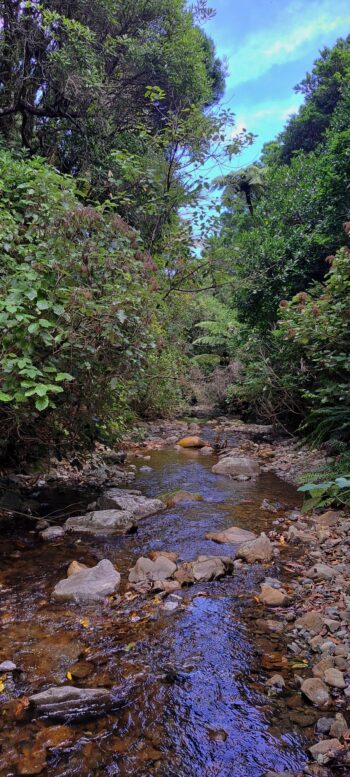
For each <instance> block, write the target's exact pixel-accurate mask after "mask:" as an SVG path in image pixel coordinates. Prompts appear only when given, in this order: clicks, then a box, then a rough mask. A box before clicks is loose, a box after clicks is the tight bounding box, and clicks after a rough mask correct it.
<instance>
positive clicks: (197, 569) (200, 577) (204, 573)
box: [192, 556, 225, 583]
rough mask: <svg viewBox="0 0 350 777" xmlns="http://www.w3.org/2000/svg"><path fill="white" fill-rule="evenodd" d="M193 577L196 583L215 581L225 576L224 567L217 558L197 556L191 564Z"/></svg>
mask: <svg viewBox="0 0 350 777" xmlns="http://www.w3.org/2000/svg"><path fill="white" fill-rule="evenodd" d="M192 571H193V577H194V579H195V581H197V582H203V583H204V582H209V580H217V579H218V578H219V577H223V576H224V575H225V566H224V564H223V562H222V560H221V559H220V558H219V557H218V556H199V557H198V559H197V560H196V561H194V562H193V563H192Z"/></svg>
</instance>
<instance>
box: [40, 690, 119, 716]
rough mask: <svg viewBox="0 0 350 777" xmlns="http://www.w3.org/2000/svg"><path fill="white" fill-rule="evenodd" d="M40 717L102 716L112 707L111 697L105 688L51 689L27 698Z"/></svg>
mask: <svg viewBox="0 0 350 777" xmlns="http://www.w3.org/2000/svg"><path fill="white" fill-rule="evenodd" d="M29 701H30V704H31V705H32V707H34V709H35V712H36V713H38V715H39V716H40V717H47V718H58V719H67V718H68V719H70V720H73V719H77V718H85V717H97V716H98V715H103V714H104V713H105V712H106V710H107V709H109V708H111V707H112V706H113V697H112V694H111V693H110V691H108V690H106V689H105V688H75V687H73V686H70V685H63V686H61V687H57V688H56V687H51V688H48V689H47V690H46V691H42V692H41V693H36V694H34V695H33V696H30V697H29Z"/></svg>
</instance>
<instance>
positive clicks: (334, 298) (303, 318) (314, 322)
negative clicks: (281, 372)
mask: <svg viewBox="0 0 350 777" xmlns="http://www.w3.org/2000/svg"><path fill="white" fill-rule="evenodd" d="M329 262H330V264H331V267H330V270H329V272H328V273H327V275H326V278H325V281H324V283H323V284H315V285H313V286H311V287H310V288H309V289H308V291H307V292H303V293H300V294H297V295H296V296H295V297H294V299H293V300H292V301H291V302H290V303H288V302H283V303H282V307H281V322H280V325H279V329H278V330H277V335H278V336H281V335H282V336H283V337H284V338H285V339H286V340H289V341H292V342H293V343H295V344H297V345H298V346H299V349H300V352H301V354H302V358H303V363H304V371H305V373H306V375H307V383H306V387H305V389H304V397H305V399H306V400H307V402H308V405H309V407H310V413H309V415H308V418H307V422H306V428H307V430H308V432H309V433H310V434H311V436H312V439H313V440H314V441H315V442H318V443H319V442H321V441H322V440H325V439H329V438H330V437H333V438H334V437H336V438H337V439H340V440H341V439H344V440H349V439H350V323H349V322H350V308H349V296H350V251H349V249H348V248H343V249H340V250H339V251H338V252H337V254H336V255H335V257H329Z"/></svg>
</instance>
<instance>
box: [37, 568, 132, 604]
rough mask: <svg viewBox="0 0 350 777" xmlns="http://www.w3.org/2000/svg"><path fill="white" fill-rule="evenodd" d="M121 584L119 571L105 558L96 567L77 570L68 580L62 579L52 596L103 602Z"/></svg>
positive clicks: (83, 602)
mask: <svg viewBox="0 0 350 777" xmlns="http://www.w3.org/2000/svg"><path fill="white" fill-rule="evenodd" d="M119 585H120V574H119V572H117V570H116V569H114V566H113V564H111V562H110V561H108V559H103V560H102V561H100V562H99V563H98V564H96V566H95V567H91V568H90V569H86V570H82V571H81V572H76V574H75V575H71V576H70V577H67V578H66V580H60V582H59V583H57V585H56V586H55V588H54V590H53V593H52V596H53V598H54V599H55V600H56V601H60V602H76V603H77V604H92V603H93V602H101V601H103V600H104V599H105V597H106V596H108V595H110V594H113V593H115V591H116V590H117V589H118V588H119Z"/></svg>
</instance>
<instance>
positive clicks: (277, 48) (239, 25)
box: [205, 0, 350, 175]
mask: <svg viewBox="0 0 350 777" xmlns="http://www.w3.org/2000/svg"><path fill="white" fill-rule="evenodd" d="M209 5H210V6H211V7H212V8H214V9H215V11H216V16H215V17H214V18H213V19H212V20H210V21H208V22H207V23H206V24H205V30H206V32H207V33H208V34H209V35H210V36H211V37H212V38H213V40H214V42H215V45H216V49H217V53H218V55H219V56H220V57H225V58H226V60H227V64H228V71H229V74H228V77H227V83H226V92H225V95H224V97H223V100H222V105H223V106H225V107H227V108H231V110H232V111H233V112H234V113H235V114H236V123H237V128H238V129H241V128H242V127H246V128H247V129H248V130H249V131H251V132H254V133H255V134H257V135H258V136H259V137H258V139H257V141H256V142H255V144H254V146H252V147H250V148H249V149H246V150H245V151H244V152H243V154H242V155H241V156H240V157H238V158H237V157H236V158H234V159H233V160H232V164H231V166H227V167H226V165H225V169H224V170H221V171H220V170H218V169H215V167H214V168H213V166H211V168H212V171H213V172H212V173H211V172H210V175H211V174H213V175H218V174H220V172H228V169H233V168H234V169H237V168H239V167H241V166H242V165H246V164H250V163H252V162H254V161H255V160H256V159H257V158H258V157H259V153H260V150H261V147H262V145H263V143H265V142H266V141H268V140H272V139H273V138H274V136H275V135H276V134H277V133H278V132H279V131H280V130H281V129H282V128H283V126H284V124H285V122H286V120H287V118H288V116H289V115H290V114H292V113H295V112H296V111H297V110H298V107H299V105H300V103H301V99H300V95H298V94H295V92H294V91H293V87H294V86H295V85H296V84H297V83H298V82H299V81H300V80H301V79H302V78H303V77H304V75H305V73H306V72H307V71H308V70H310V69H311V67H312V63H313V61H314V60H315V59H316V57H317V56H318V52H319V51H320V49H322V48H323V47H324V46H325V45H330V46H331V45H333V44H334V43H335V41H336V39H337V38H339V37H344V36H345V35H347V34H348V33H350V3H349V0H211V1H210V0H209ZM209 168H210V164H209V163H208V171H209Z"/></svg>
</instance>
